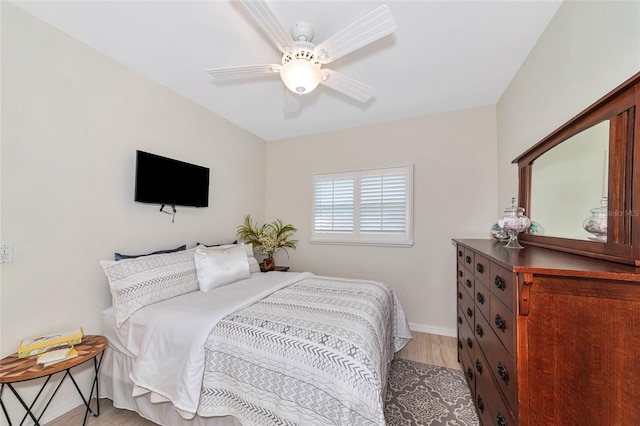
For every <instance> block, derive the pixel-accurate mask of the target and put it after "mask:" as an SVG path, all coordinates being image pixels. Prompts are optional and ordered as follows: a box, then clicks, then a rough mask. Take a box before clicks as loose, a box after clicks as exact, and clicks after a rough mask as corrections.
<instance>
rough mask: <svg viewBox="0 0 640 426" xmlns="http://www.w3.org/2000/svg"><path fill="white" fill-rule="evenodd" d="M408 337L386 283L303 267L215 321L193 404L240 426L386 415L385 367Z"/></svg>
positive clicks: (377, 419) (369, 420)
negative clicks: (284, 283)
mask: <svg viewBox="0 0 640 426" xmlns="http://www.w3.org/2000/svg"><path fill="white" fill-rule="evenodd" d="M410 338H411V333H410V331H409V327H408V324H407V321H406V318H405V316H404V312H403V310H402V308H401V307H400V304H399V303H398V301H397V298H396V296H395V293H394V292H393V291H392V290H391V289H390V288H389V287H388V286H386V285H385V284H382V283H378V282H373V281H364V280H348V279H340V278H329V277H319V276H311V277H310V278H306V279H304V280H302V281H299V282H297V283H295V284H293V285H291V286H289V287H286V288H284V289H281V290H278V291H276V292H275V293H273V294H271V295H270V296H269V297H267V298H265V299H262V300H261V301H259V302H257V303H255V304H253V305H251V306H250V307H248V308H245V309H242V310H240V311H237V312H235V313H234V314H231V315H228V316H227V317H225V318H224V319H223V320H221V321H220V322H219V323H218V324H217V325H216V326H215V327H214V329H213V330H212V332H211V334H210V335H209V337H208V339H207V343H206V365H205V373H204V378H203V384H202V394H201V397H200V404H199V408H198V414H199V415H201V416H219V415H233V416H235V417H236V418H238V419H239V420H240V421H241V422H242V424H243V425H244V426H251V425H300V426H303V425H304V426H307V425H322V426H327V425H348V426H357V425H384V424H385V420H384V395H385V385H386V381H387V373H388V368H389V365H390V362H391V360H392V358H393V353H394V352H395V351H397V350H400V349H401V348H402V347H403V346H404V344H405V343H406V342H407V341H408V340H409V339H410Z"/></svg>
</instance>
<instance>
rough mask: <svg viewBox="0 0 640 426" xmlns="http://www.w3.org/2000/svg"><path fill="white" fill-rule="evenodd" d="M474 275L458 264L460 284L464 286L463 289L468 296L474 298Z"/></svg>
mask: <svg viewBox="0 0 640 426" xmlns="http://www.w3.org/2000/svg"><path fill="white" fill-rule="evenodd" d="M474 281H475V279H474V278H473V274H472V273H471V272H470V271H468V270H467V268H465V267H464V266H463V265H462V264H460V263H458V282H459V283H462V284H464V285H463V287H464V289H465V291H466V292H467V294H469V296H471V297H472V298H473V288H474V285H473V284H474Z"/></svg>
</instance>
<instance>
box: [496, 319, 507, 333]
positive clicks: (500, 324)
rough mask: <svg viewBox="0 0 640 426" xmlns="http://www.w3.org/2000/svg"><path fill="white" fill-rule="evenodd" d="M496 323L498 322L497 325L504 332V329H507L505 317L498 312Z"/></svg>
mask: <svg viewBox="0 0 640 426" xmlns="http://www.w3.org/2000/svg"><path fill="white" fill-rule="evenodd" d="M495 323H496V327H498V328H499V329H500V330H502V332H503V333H504V329H505V323H504V318H502V317H501V316H500V314H496V319H495Z"/></svg>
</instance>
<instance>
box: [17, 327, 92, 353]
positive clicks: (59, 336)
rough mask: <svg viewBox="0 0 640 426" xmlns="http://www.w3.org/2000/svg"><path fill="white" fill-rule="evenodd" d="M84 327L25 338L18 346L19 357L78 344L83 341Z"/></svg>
mask: <svg viewBox="0 0 640 426" xmlns="http://www.w3.org/2000/svg"><path fill="white" fill-rule="evenodd" d="M82 336H83V333H82V328H81V327H76V328H72V329H70V330H64V331H58V332H57V333H51V334H45V335H42V336H37V337H31V338H29V339H23V340H22V341H21V342H20V345H19V346H18V358H25V357H28V356H31V355H37V354H41V353H43V352H47V351H49V350H51V349H53V348H59V347H68V346H73V345H77V344H78V343H80V342H81V341H82Z"/></svg>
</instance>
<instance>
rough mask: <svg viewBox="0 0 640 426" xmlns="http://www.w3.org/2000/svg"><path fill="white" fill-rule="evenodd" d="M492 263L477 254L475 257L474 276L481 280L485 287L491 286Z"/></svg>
mask: <svg viewBox="0 0 640 426" xmlns="http://www.w3.org/2000/svg"><path fill="white" fill-rule="evenodd" d="M490 263H491V262H489V260H488V259H487V258H486V257H484V256H481V255H479V254H478V253H476V255H475V263H474V265H473V275H474V276H475V277H476V278H477V279H478V280H480V282H482V283H483V284H484V285H488V284H489V274H490V269H491V268H490Z"/></svg>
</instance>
